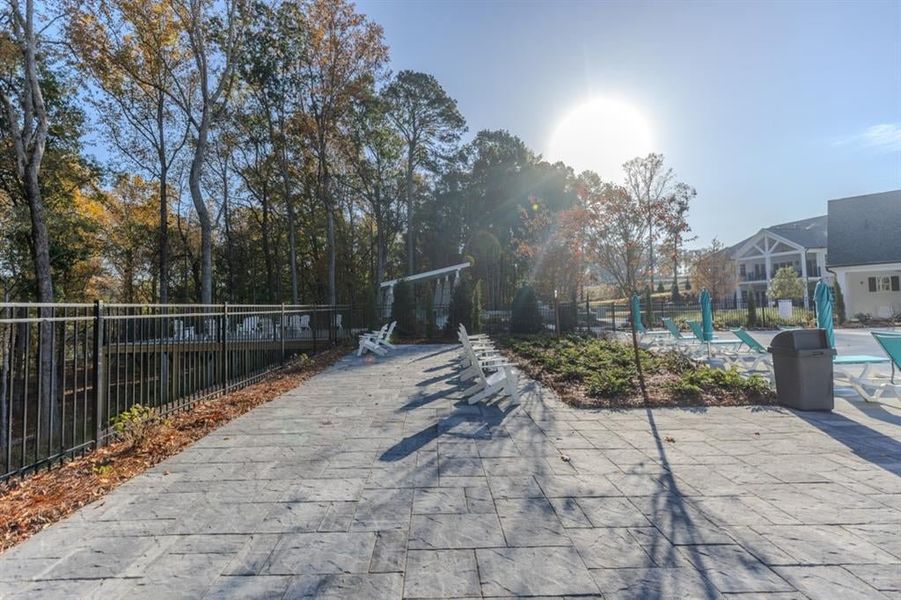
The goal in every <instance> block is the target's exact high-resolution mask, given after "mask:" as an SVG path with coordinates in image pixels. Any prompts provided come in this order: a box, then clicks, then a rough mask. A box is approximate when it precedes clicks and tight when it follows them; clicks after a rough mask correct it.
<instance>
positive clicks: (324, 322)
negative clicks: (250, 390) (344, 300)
mask: <svg viewBox="0 0 901 600" xmlns="http://www.w3.org/2000/svg"><path fill="white" fill-rule="evenodd" d="M367 312H368V311H366V310H365V309H360V308H352V307H350V306H346V305H328V306H323V305H303V306H295V305H228V304H210V305H198V304H185V305H173V304H169V305H165V306H162V305H134V304H102V303H99V302H98V303H95V304H50V305H48V304H23V303H0V464H2V465H3V468H2V473H0V480H4V479H7V478H8V477H10V476H12V475H15V474H18V473H24V472H27V471H29V470H32V469H35V468H37V467H40V466H43V465H49V464H52V463H54V462H56V461H59V460H61V459H63V458H66V457H69V456H72V455H74V454H77V453H79V452H81V451H84V450H86V449H90V448H93V447H96V446H97V445H100V444H102V443H103V442H104V441H106V440H107V439H108V438H109V437H110V436H111V428H110V425H111V423H112V421H113V420H114V419H115V418H116V416H117V415H119V414H121V413H122V412H123V411H125V410H128V409H129V408H130V407H132V406H134V405H135V404H141V405H144V406H148V407H153V408H155V409H157V410H158V411H159V412H160V413H162V414H165V413H169V412H172V411H174V410H178V409H181V408H185V407H187V406H190V405H191V404H193V403H195V402H197V401H199V400H203V399H207V398H211V397H214V396H217V395H220V394H223V393H226V392H228V391H229V390H232V389H235V388H238V387H241V386H245V385H247V384H249V383H253V382H255V381H257V380H259V379H260V378H261V377H262V376H263V375H265V374H266V373H267V372H269V371H271V370H272V369H273V368H276V367H278V366H280V365H282V364H283V363H284V362H285V361H287V360H288V359H289V358H291V357H292V356H295V355H298V354H301V353H315V352H317V351H318V350H324V349H326V348H329V347H332V346H333V345H335V344H336V343H338V342H339V341H341V340H343V339H353V338H355V336H356V335H357V334H358V333H359V332H360V331H361V330H362V329H364V328H366V326H368V325H370V323H369V318H371V315H367V314H366V313H367Z"/></svg>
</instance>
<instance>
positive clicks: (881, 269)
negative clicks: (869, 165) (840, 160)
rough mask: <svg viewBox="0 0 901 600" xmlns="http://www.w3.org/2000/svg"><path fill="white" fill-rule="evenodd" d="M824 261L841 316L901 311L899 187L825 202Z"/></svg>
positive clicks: (888, 314)
mask: <svg viewBox="0 0 901 600" xmlns="http://www.w3.org/2000/svg"><path fill="white" fill-rule="evenodd" d="M828 220H829V223H828V229H829V245H828V253H827V257H828V260H827V264H828V268H829V270H830V271H832V272H833V273H835V280H836V281H837V282H838V284H839V286H840V287H841V290H842V294H843V296H844V299H845V314H846V315H847V317H848V318H849V319H854V318H856V315H868V316H870V317H878V318H890V317H892V316H894V315H897V314H901V190H894V191H891V192H883V193H881V194H867V195H866V196H854V197H851V198H841V199H838V200H830V201H829V216H828Z"/></svg>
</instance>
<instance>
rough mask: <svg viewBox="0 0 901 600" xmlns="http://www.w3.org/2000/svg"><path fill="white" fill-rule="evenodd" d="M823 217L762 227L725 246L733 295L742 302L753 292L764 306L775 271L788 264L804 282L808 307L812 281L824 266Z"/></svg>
mask: <svg viewBox="0 0 901 600" xmlns="http://www.w3.org/2000/svg"><path fill="white" fill-rule="evenodd" d="M826 227H827V217H826V216H825V215H824V216H822V217H813V218H811V219H802V220H800V221H792V222H790V223H782V224H780V225H773V226H772V227H764V228H763V229H761V230H760V231H758V232H757V233H755V234H754V235H752V236H751V237H749V238H747V239H745V240H742V241H741V242H739V243H737V244H735V245H734V246H732V247H730V248H727V252H729V255H730V256H731V257H732V259H733V260H734V261H735V270H736V274H737V278H736V281H737V283H736V289H735V297H736V301H737V302H739V303H741V304H742V305H744V304H745V303H746V302H747V301H748V296H749V295H751V294H753V295H754V300H755V301H756V303H757V306H766V305H767V304H768V298H767V295H766V292H767V289H768V288H769V286H770V280H771V279H772V278H773V276H774V275H775V274H776V271H778V270H779V269H781V268H782V267H792V268H793V269H794V270H795V272H796V273H797V274H798V277H802V278H804V279H805V280H806V281H807V288H808V293H807V294H806V295H805V297H804V306H810V304H811V301H812V295H813V290H814V288H815V287H816V282H817V281H818V280H819V279H820V277H822V276H823V275H824V274H825V269H826Z"/></svg>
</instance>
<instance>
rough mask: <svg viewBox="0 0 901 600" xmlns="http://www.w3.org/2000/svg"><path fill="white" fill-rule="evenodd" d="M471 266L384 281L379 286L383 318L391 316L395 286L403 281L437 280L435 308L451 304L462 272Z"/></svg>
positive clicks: (449, 268) (448, 268) (435, 270)
mask: <svg viewBox="0 0 901 600" xmlns="http://www.w3.org/2000/svg"><path fill="white" fill-rule="evenodd" d="M470 266H471V265H470V264H469V263H468V262H463V263H460V264H457V265H451V266H449V267H444V268H442V269H434V270H432V271H425V272H424V273H416V274H415V275H410V276H409V277H402V278H400V279H391V280H389V281H383V282H382V283H381V285H379V300H380V301H381V304H382V311H383V316H385V317H387V316H388V315H390V314H391V305H392V304H394V286H396V285H397V284H398V283H399V282H400V281H401V280H403V281H406V282H407V283H417V282H418V283H421V282H425V281H430V280H437V283H436V284H435V294H434V297H433V304H434V305H435V306H441V305H448V304H450V300H451V294H452V293H453V291H454V288H455V287H456V286H457V283H459V281H460V271H462V270H463V269H468V268H469V267H470Z"/></svg>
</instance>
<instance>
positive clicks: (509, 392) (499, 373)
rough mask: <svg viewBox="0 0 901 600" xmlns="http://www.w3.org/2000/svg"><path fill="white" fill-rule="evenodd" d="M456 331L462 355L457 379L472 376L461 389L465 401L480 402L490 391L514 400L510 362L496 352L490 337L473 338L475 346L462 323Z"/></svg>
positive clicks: (516, 398) (514, 387)
mask: <svg viewBox="0 0 901 600" xmlns="http://www.w3.org/2000/svg"><path fill="white" fill-rule="evenodd" d="M459 333H460V342H461V343H462V344H463V349H464V350H463V351H464V355H465V357H464V365H465V367H464V369H463V371H462V372H461V374H460V377H461V380H468V379H475V383H474V384H473V385H472V386H470V387H469V388H468V389H467V390H465V391H464V392H463V394H464V395H465V396H468V397H469V404H476V403H478V402H482V401H484V400H487V399H488V398H490V397H491V396H494V395H498V396H500V397H503V396H510V398H511V399H512V400H513V401H518V400H519V392H518V390H517V384H518V382H517V378H516V372H515V371H514V370H513V365H512V364H510V363H508V362H506V361H505V359H504V357H503V356H500V355H499V354H498V353H497V351H496V349H495V348H494V346H493V345H492V344H491V342H490V340H487V339H486V338H482V340H481V341H478V342H475V343H477V344H478V346H475V345H474V342H473V341H472V340H471V339H470V338H469V335H468V334H467V333H466V328H465V327H461V328H460V331H459ZM490 371H493V372H490Z"/></svg>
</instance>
